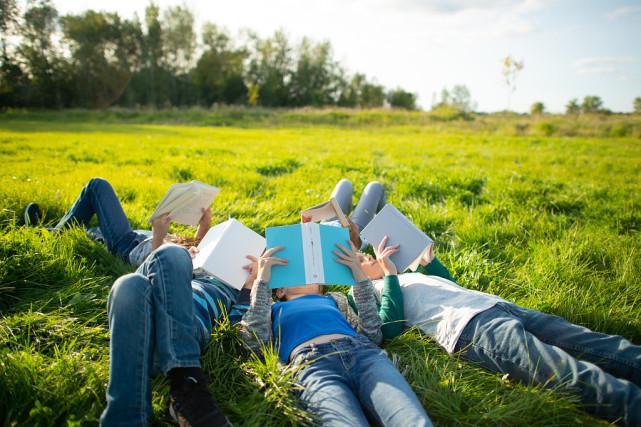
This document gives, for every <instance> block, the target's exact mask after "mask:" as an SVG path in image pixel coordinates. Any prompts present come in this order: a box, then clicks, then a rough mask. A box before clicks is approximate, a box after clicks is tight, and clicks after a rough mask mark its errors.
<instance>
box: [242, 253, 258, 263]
mask: <svg viewBox="0 0 641 427" xmlns="http://www.w3.org/2000/svg"><path fill="white" fill-rule="evenodd" d="M245 258H247V259H248V260H250V261H253V262H256V261H258V258H256V257H255V256H253V255H245Z"/></svg>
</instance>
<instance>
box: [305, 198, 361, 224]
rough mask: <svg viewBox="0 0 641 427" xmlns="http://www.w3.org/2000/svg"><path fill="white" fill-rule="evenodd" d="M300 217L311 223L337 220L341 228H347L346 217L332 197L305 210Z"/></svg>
mask: <svg viewBox="0 0 641 427" xmlns="http://www.w3.org/2000/svg"><path fill="white" fill-rule="evenodd" d="M300 215H301V217H304V218H308V219H309V220H310V221H312V222H320V221H328V220H331V219H334V218H337V219H338V222H340V223H341V225H342V226H343V227H349V221H347V217H346V216H345V214H344V213H343V210H342V209H341V207H340V206H339V205H338V202H337V201H336V199H335V198H333V197H332V198H331V199H329V200H328V201H327V202H323V203H321V204H318V205H316V206H312V207H311V208H308V209H305V210H304V211H302V212H301V213H300Z"/></svg>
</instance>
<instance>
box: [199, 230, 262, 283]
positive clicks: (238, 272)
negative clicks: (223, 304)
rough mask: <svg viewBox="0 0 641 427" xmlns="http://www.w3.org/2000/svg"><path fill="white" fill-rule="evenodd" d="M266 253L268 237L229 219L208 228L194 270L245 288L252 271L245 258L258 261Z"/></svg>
mask: <svg viewBox="0 0 641 427" xmlns="http://www.w3.org/2000/svg"><path fill="white" fill-rule="evenodd" d="M264 250H265V238H264V237H262V236H261V235H260V234H258V233H256V232H254V231H253V230H252V229H250V228H248V227H246V226H245V225H243V224H242V223H240V222H239V221H237V220H235V219H233V218H230V219H228V220H227V221H225V222H222V223H220V224H218V225H216V226H214V227H212V228H210V229H209V231H208V232H207V234H205V237H203V240H202V241H201V242H200V244H199V245H198V253H197V254H196V257H195V258H194V260H193V264H194V271H202V272H205V273H206V274H210V275H212V276H214V277H216V278H217V279H219V280H221V281H222V282H224V283H225V284H227V285H228V286H230V287H232V288H234V289H240V288H242V287H243V285H244V283H245V280H247V277H248V276H249V272H248V271H247V270H245V269H243V266H245V265H247V264H249V263H250V262H251V261H249V260H248V259H247V258H246V256H247V255H252V256H255V257H256V258H258V257H260V255H261V254H262V253H263V251H264Z"/></svg>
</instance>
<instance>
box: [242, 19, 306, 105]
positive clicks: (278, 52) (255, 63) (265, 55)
mask: <svg viewBox="0 0 641 427" xmlns="http://www.w3.org/2000/svg"><path fill="white" fill-rule="evenodd" d="M249 37H250V41H251V44H252V47H251V52H250V60H249V68H248V71H247V77H248V80H249V82H250V85H252V86H255V87H257V88H258V97H257V102H258V103H259V104H260V105H264V106H269V107H282V106H288V105H291V104H292V97H291V92H290V82H291V80H292V74H293V64H294V58H293V54H292V47H291V45H290V42H289V40H288V38H287V35H286V34H285V32H284V31H282V30H279V31H276V32H275V33H274V35H273V36H272V37H269V38H267V39H260V38H259V37H258V36H256V35H255V34H249Z"/></svg>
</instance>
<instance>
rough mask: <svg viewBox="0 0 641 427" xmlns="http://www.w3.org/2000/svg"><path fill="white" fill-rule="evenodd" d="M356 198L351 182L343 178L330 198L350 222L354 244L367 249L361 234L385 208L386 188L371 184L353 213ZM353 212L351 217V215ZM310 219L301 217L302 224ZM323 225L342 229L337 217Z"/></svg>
mask: <svg viewBox="0 0 641 427" xmlns="http://www.w3.org/2000/svg"><path fill="white" fill-rule="evenodd" d="M353 197H354V186H353V185H352V183H351V182H350V180H348V179H346V178H343V179H341V180H340V181H338V183H337V184H336V186H335V187H334V190H333V191H332V194H331V196H330V198H334V199H336V202H337V203H338V206H339V207H340V208H341V210H342V211H343V213H344V214H345V216H347V217H348V221H349V225H350V226H349V237H350V239H351V240H352V242H354V244H355V245H356V247H358V248H361V249H365V248H366V247H368V246H369V243H368V242H366V241H363V240H362V239H361V237H360V232H361V231H363V229H364V228H365V227H366V226H367V224H369V222H370V221H371V220H372V219H373V218H374V216H375V215H376V214H377V213H378V211H380V210H381V209H382V208H383V206H385V188H384V187H383V185H382V184H381V183H380V182H378V181H372V182H369V183H368V184H367V185H366V186H365V188H364V189H363V192H362V193H361V197H360V198H359V199H358V204H357V205H356V208H355V209H354V211H353V212H352V199H353ZM350 212H351V215H350ZM309 221H310V219H309V218H305V217H301V222H303V223H304V222H309ZM323 224H326V225H331V226H334V227H341V223H340V222H339V221H338V218H337V217H334V218H330V219H329V220H327V221H323Z"/></svg>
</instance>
